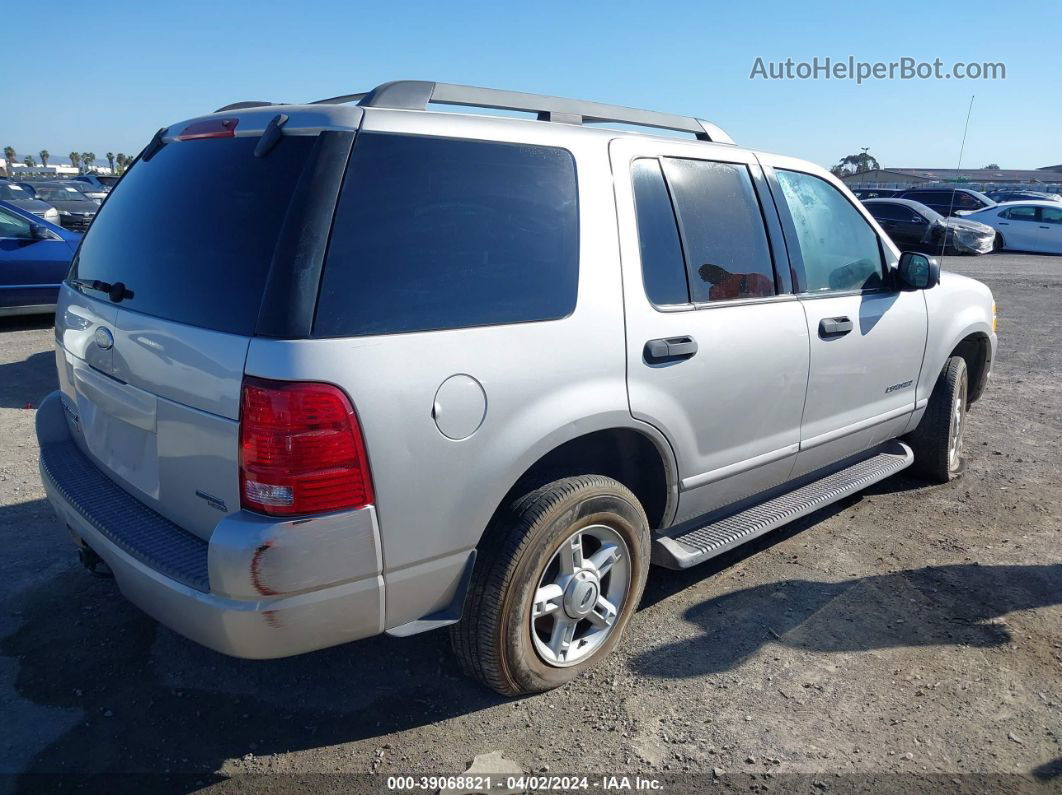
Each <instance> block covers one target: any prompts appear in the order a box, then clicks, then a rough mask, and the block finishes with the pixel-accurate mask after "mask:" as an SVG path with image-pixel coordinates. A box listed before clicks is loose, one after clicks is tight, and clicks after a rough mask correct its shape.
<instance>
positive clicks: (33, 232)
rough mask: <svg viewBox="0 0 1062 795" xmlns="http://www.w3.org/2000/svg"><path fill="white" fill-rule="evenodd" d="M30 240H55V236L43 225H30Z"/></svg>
mask: <svg viewBox="0 0 1062 795" xmlns="http://www.w3.org/2000/svg"><path fill="white" fill-rule="evenodd" d="M30 238H31V239H33V240H55V234H54V233H53V232H52V230H50V229H49V228H48V227H46V226H42V225H41V224H30Z"/></svg>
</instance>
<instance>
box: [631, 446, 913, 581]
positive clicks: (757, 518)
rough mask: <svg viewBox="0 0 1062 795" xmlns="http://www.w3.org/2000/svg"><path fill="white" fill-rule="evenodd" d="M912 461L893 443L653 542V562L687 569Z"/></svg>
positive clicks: (907, 449)
mask: <svg viewBox="0 0 1062 795" xmlns="http://www.w3.org/2000/svg"><path fill="white" fill-rule="evenodd" d="M913 461H914V454H913V453H912V452H911V448H910V447H908V446H907V445H905V444H904V443H903V442H899V441H893V442H890V443H888V444H886V445H885V446H884V447H883V448H882V452H879V453H878V454H877V455H874V456H871V457H870V458H866V459H863V460H862V461H859V462H858V463H855V464H852V465H851V466H848V467H845V468H844V469H840V470H837V471H835V472H832V473H830V474H829V475H826V476H825V477H822V478H819V479H818V480H813V481H811V482H810V483H807V484H806V485H803V486H800V487H799V488H797V489H794V490H793V491H787V492H785V493H784V494H781V495H779V496H777V497H774V498H772V499H769V500H767V501H765V502H761V503H758V504H756V505H753V506H751V507H749V508H745V509H744V510H741V511H739V512H737V513H732V514H730V515H728V516H724V517H722V518H718V519H715V520H713V521H710V522H708V524H705V525H702V526H700V527H696V528H695V529H693V530H688V531H685V532H682V533H680V534H678V535H673V536H657V537H656V538H655V539H654V540H653V552H652V561H653V563H655V564H657V565H658V566H664V567H666V568H669V569H688V568H689V567H690V566H696V565H697V564H698V563H703V562H704V561H706V560H709V559H710V558H714V557H716V556H717V555H721V554H723V553H724V552H727V551H729V550H731V549H733V548H734V547H737V546H740V545H741V544H744V543H745V542H746V541H751V540H752V539H754V538H757V537H759V536H761V535H763V534H764V533H769V532H770V531H771V530H774V529H776V528H778V527H781V526H782V525H784V524H787V523H789V522H791V521H793V520H794V519H799V518H800V517H801V516H806V515H808V514H809V513H813V512H814V511H817V510H818V509H819V508H822V507H824V506H826V505H829V504H830V503H831V502H836V501H837V500H839V499H842V498H843V497H847V496H848V495H849V494H854V493H855V492H857V491H860V490H862V489H865V488H866V487H867V486H869V485H871V484H872V483H877V482H878V481H879V480H884V479H885V478H887V477H889V476H890V475H895V474H896V473H897V472H899V471H900V470H902V469H906V468H907V467H909V466H910V465H911V464H912V462H913Z"/></svg>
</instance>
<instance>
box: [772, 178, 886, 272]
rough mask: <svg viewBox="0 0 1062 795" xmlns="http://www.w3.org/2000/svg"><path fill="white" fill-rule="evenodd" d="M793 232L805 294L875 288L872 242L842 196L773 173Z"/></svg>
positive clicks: (820, 184)
mask: <svg viewBox="0 0 1062 795" xmlns="http://www.w3.org/2000/svg"><path fill="white" fill-rule="evenodd" d="M777 174H778V182H779V183H780V184H781V186H782V193H783V194H784V196H785V200H786V204H787V205H788V206H789V212H790V213H791V214H792V216H793V223H794V225H795V226H796V232H797V239H798V240H799V242H800V253H801V256H802V258H803V260H804V271H805V276H806V279H807V291H808V292H809V293H819V292H828V291H831V290H838V291H844V290H859V289H863V288H873V287H880V286H881V275H882V261H881V248H880V246H879V244H878V236H877V234H876V233H875V232H874V230H873V229H872V228H871V227H870V224H868V223H867V221H866V219H865V218H863V216H862V215H860V214H859V212H858V211H857V210H856V208H855V207H853V206H852V205H851V204H849V203H848V200H847V199H845V197H844V195H842V194H841V192H840V191H838V190H837V189H836V188H834V187H833V186H832V185H830V184H829V183H828V182H826V181H825V180H822V179H819V178H818V177H813V176H811V175H810V174H801V173H799V172H797V171H784V170H779V171H778V172H777Z"/></svg>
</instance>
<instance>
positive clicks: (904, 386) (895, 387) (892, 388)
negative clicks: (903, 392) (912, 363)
mask: <svg viewBox="0 0 1062 795" xmlns="http://www.w3.org/2000/svg"><path fill="white" fill-rule="evenodd" d="M913 383H914V381H913V380H911V381H904V382H903V383H902V384H893V385H892V386H890V387H888V388H887V389H886V390H885V394H886V395H887V394H889V393H890V392H895V391H896V390H898V389H907V387H909V386H910V385H911V384H913Z"/></svg>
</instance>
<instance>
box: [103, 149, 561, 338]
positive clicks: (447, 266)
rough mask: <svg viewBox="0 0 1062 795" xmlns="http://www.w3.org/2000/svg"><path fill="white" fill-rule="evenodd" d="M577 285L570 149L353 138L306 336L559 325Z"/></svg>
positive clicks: (341, 335) (342, 335) (343, 335)
mask: <svg viewBox="0 0 1062 795" xmlns="http://www.w3.org/2000/svg"><path fill="white" fill-rule="evenodd" d="M134 171H135V169H134ZM119 190H120V187H119ZM578 283H579V210H578V200H577V191H576V177H575V162H574V160H573V159H572V156H571V154H570V153H569V152H567V151H566V150H564V149H557V148H553V147H545V146H531V145H529V144H512V143H498V142H492V141H469V140H462V139H456V138H431V137H426V136H412V135H396V134H387V133H372V132H366V133H360V134H359V135H358V138H357V141H356V142H355V144H354V151H353V153H352V155H351V159H350V165H349V166H348V169H347V174H346V178H345V180H344V183H343V189H342V193H341V195H340V198H339V203H338V205H337V207H336V214H335V220H334V222H333V227H332V239H331V242H330V243H329V249H328V254H327V257H326V259H325V265H324V274H323V277H322V281H321V291H320V296H319V298H318V303H317V315H316V318H315V320H314V335H315V336H318V337H345V336H362V335H371V334H395V333H401V332H410V331H427V330H433V329H455V328H467V327H470V326H487V325H498V324H505V323H523V322H529V321H542V320H556V319H558V318H562V317H565V316H566V315H568V314H570V313H571V312H572V311H573V310H574V309H575V302H576V295H577V292H578Z"/></svg>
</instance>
